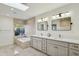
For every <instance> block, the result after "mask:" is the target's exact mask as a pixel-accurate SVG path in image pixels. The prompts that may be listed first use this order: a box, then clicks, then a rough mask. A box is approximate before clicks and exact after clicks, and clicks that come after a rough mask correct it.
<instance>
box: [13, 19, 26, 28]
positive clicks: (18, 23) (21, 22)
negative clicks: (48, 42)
mask: <svg viewBox="0 0 79 59" xmlns="http://www.w3.org/2000/svg"><path fill="white" fill-rule="evenodd" d="M23 25H24V21H23V20H20V19H14V26H15V27H19V26H23Z"/></svg>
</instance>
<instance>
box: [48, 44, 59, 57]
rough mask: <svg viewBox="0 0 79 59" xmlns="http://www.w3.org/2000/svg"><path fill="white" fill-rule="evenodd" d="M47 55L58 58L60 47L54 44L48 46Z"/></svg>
mask: <svg viewBox="0 0 79 59" xmlns="http://www.w3.org/2000/svg"><path fill="white" fill-rule="evenodd" d="M47 54H48V55H52V56H57V54H58V47H57V46H56V45H53V44H47Z"/></svg>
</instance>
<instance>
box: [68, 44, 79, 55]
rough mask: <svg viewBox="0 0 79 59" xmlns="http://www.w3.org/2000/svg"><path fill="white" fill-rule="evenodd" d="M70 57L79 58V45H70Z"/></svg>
mask: <svg viewBox="0 0 79 59" xmlns="http://www.w3.org/2000/svg"><path fill="white" fill-rule="evenodd" d="M69 55H70V56H79V44H69Z"/></svg>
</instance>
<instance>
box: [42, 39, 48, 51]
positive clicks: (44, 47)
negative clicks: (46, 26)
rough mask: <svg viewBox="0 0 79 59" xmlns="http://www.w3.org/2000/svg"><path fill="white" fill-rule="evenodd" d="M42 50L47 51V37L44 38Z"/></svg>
mask: <svg viewBox="0 0 79 59" xmlns="http://www.w3.org/2000/svg"><path fill="white" fill-rule="evenodd" d="M42 52H44V53H46V52H47V51H46V39H42Z"/></svg>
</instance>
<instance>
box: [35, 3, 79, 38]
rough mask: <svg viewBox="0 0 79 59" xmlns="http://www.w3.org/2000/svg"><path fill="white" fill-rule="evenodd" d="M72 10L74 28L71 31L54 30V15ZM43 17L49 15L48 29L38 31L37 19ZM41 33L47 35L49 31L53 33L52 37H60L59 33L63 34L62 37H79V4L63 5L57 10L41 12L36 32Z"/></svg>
mask: <svg viewBox="0 0 79 59" xmlns="http://www.w3.org/2000/svg"><path fill="white" fill-rule="evenodd" d="M67 11H69V12H71V21H72V23H73V24H72V29H71V31H52V30H51V20H52V17H51V16H52V15H56V14H58V13H63V12H67ZM42 17H48V18H49V20H48V25H50V26H49V27H48V31H38V30H37V20H38V19H40V18H42ZM40 33H43V35H45V36H46V35H47V33H51V35H52V37H58V35H59V34H61V35H62V38H70V39H79V4H68V5H65V6H63V7H60V8H57V9H55V10H52V11H49V12H47V13H44V14H41V15H39V16H37V17H36V34H37V35H40Z"/></svg>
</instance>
